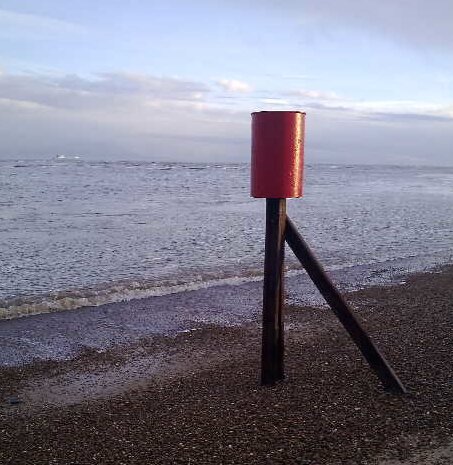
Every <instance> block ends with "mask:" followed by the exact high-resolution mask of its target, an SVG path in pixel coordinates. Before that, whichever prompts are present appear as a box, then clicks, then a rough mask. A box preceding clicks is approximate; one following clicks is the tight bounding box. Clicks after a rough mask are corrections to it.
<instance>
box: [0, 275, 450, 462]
mask: <svg viewBox="0 0 453 465" xmlns="http://www.w3.org/2000/svg"><path fill="white" fill-rule="evenodd" d="M348 300H349V301H350V302H351V303H352V304H353V305H354V307H355V308H356V309H357V314H358V315H360V319H361V321H362V322H363V324H364V326H365V327H366V328H367V329H368V330H369V332H370V334H371V335H372V337H373V339H374V340H375V341H376V343H377V344H378V346H379V348H380V349H381V350H382V352H384V354H385V355H386V357H387V358H388V360H389V361H390V362H391V363H392V365H393V367H394V369H395V370H396V371H397V373H398V374H399V376H400V378H401V379H402V381H403V382H404V383H405V384H406V386H407V388H408V389H409V390H410V394H408V395H406V396H396V395H392V394H389V393H386V392H384V391H383V390H382V389H381V387H380V385H379V382H378V380H377V378H376V377H375V376H374V374H373V373H372V372H370V370H369V369H368V367H367V366H366V364H365V363H364V362H363V360H362V358H361V357H360V354H359V353H358V351H357V349H356V348H355V347H354V346H353V345H352V343H351V342H350V340H349V339H348V337H347V335H346V334H345V332H344V330H343V329H342V328H341V326H340V325H339V323H338V322H337V321H336V319H335V318H334V317H333V316H332V315H331V313H330V312H329V311H328V310H326V309H317V308H289V309H288V311H287V317H286V323H287V336H286V349H287V353H286V372H287V380H286V381H285V382H284V383H281V384H278V385H276V386H274V387H271V388H262V387H260V386H259V384H258V373H259V350H260V332H259V328H257V327H256V326H248V327H243V328H218V327H216V328H205V329H204V330H202V331H197V332H194V333H191V334H188V335H180V336H179V337H178V338H175V339H162V340H161V341H158V342H155V341H153V342H152V343H151V342H149V341H146V340H143V341H142V344H141V345H140V347H139V348H138V347H134V348H130V350H129V351H128V352H127V353H121V352H117V353H106V354H96V353H85V354H83V355H82V356H81V357H79V358H78V359H77V360H74V361H71V362H65V363H55V362H54V363H50V362H49V363H40V364H36V365H34V366H29V367H24V368H21V369H18V368H16V369H3V370H1V371H0V375H1V376H2V378H1V381H0V402H1V407H0V463H1V464H11V465H12V464H17V465H27V464H34V465H39V464H58V465H64V464H79V465H81V464H87V465H88V464H90V465H91V464H117V465H120V464H189V463H192V464H266V463H269V464H300V465H303V464H306V465H308V464H310V465H322V464H329V465H336V464H345V465H346V464H360V465H365V464H377V463H381V460H382V459H383V457H385V456H388V457H390V458H394V459H400V460H408V462H407V463H410V458H411V457H413V456H414V457H415V455H414V454H419V453H420V451H429V450H433V449H435V448H438V447H440V446H442V445H443V444H448V443H451V441H452V432H453V424H452V419H451V418H452V405H453V389H452V365H453V363H452V353H453V336H452V335H453V331H452V318H453V317H452V316H453V267H449V268H446V269H444V270H443V271H442V273H437V274H425V275H418V276H414V277H412V278H411V279H410V280H409V281H408V283H407V284H405V285H400V286H394V287H383V288H370V289H367V290H364V291H360V292H357V293H354V294H351V295H349V296H348ZM139 349H140V353H141V354H142V356H143V354H148V355H149V356H150V357H152V356H153V354H154V353H156V352H157V351H160V352H162V351H167V352H168V353H172V354H176V355H177V356H178V357H179V358H178V360H179V361H178V363H177V364H173V365H172V364H171V363H168V364H167V365H166V371H165V372H160V373H158V374H156V375H155V376H154V377H153V378H151V379H150V380H149V382H148V383H147V384H146V385H143V384H140V385H139V386H137V387H136V388H135V389H129V390H128V391H127V392H125V393H123V394H121V395H117V396H114V397H110V398H104V399H102V398H101V399H98V400H93V399H90V398H89V397H88V396H87V398H86V400H85V402H83V403H79V404H75V405H59V406H56V405H51V404H48V405H28V404H27V403H26V402H23V403H14V400H15V399H16V400H19V401H20V400H21V399H20V393H21V389H22V388H23V386H25V385H27V384H28V385H29V384H30V382H32V381H33V380H34V379H38V378H43V377H47V378H51V377H54V376H56V375H59V374H61V373H71V371H77V370H81V369H84V370H92V371H96V370H99V369H100V367H101V368H102V369H104V370H106V369H109V367H112V366H118V365H121V364H124V363H126V362H127V360H128V357H133V356H135V355H134V354H136V353H137V351H138V350H139ZM428 455H429V454H428ZM450 459H451V457H450V458H445V457H444V458H441V459H439V460H437V459H436V460H437V461H436V460H433V461H429V459H428V458H427V459H426V462H414V463H426V464H427V463H432V464H434V463H438V464H439V465H440V464H448V463H450V464H451V463H453V462H451V461H449V460H450Z"/></svg>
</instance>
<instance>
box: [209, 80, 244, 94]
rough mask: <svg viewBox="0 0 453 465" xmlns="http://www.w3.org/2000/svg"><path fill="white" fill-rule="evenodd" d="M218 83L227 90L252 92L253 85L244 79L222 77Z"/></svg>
mask: <svg viewBox="0 0 453 465" xmlns="http://www.w3.org/2000/svg"><path fill="white" fill-rule="evenodd" d="M217 84H218V85H219V86H220V87H221V88H222V89H223V90H226V91H227V92H251V91H252V87H251V86H250V85H249V84H247V83H246V82H244V81H238V80H236V79H220V80H219V81H217Z"/></svg>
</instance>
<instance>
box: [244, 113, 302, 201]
mask: <svg viewBox="0 0 453 465" xmlns="http://www.w3.org/2000/svg"><path fill="white" fill-rule="evenodd" d="M304 131H305V113H302V112H300V111H260V112H256V113H252V178H251V195H252V197H257V198H267V199H279V198H280V199H282V198H294V197H302V176H303V168H304Z"/></svg>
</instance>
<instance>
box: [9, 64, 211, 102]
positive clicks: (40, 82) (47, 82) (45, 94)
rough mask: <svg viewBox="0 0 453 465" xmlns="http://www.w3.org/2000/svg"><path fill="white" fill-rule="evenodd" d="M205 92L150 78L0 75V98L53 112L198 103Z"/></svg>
mask: <svg viewBox="0 0 453 465" xmlns="http://www.w3.org/2000/svg"><path fill="white" fill-rule="evenodd" d="M207 92H208V88H207V87H206V86H205V85H203V84H201V83H197V82H192V81H184V80H179V79H173V78H159V77H154V76H149V75H137V74H125V73H117V74H115V73H109V74H101V75H99V76H96V77H95V78H94V79H84V78H81V77H79V76H77V75H68V76H63V77H46V76H36V75H10V74H6V73H5V74H0V98H6V99H10V100H17V101H20V102H32V103H35V104H39V105H44V106H49V107H55V108H68V109H76V108H80V109H82V108H98V107H100V106H103V105H107V104H109V105H111V104H114V103H115V102H116V101H118V100H121V101H122V100H124V98H126V99H129V100H131V99H134V98H135V99H154V100H156V99H158V100H165V101H198V100H200V99H201V98H202V97H203V95H204V94H206V93H207Z"/></svg>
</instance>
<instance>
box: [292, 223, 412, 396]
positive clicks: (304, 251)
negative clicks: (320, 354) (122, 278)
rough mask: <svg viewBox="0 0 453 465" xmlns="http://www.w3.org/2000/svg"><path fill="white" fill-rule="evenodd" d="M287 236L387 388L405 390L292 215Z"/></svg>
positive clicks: (322, 292)
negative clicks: (299, 229) (328, 274)
mask: <svg viewBox="0 0 453 465" xmlns="http://www.w3.org/2000/svg"><path fill="white" fill-rule="evenodd" d="M285 239H286V242H287V243H288V245H289V246H290V247H291V249H292V250H293V252H294V254H295V255H296V257H297V258H298V259H299V261H300V263H301V264H302V266H303V267H304V268H305V270H306V271H307V273H308V275H309V276H310V278H311V280H312V281H313V282H314V283H315V285H316V287H317V288H318V289H319V291H320V292H321V294H322V295H323V297H324V299H325V300H326V301H327V303H328V304H329V305H330V307H331V309H332V310H333V312H334V313H335V315H336V316H337V317H338V319H339V320H340V322H341V323H342V324H343V326H344V327H345V329H346V331H347V332H348V333H349V335H350V336H351V338H352V340H353V341H354V342H355V343H356V345H357V346H358V348H359V349H360V351H361V352H362V354H363V356H364V357H365V359H366V360H367V362H368V363H369V365H370V367H371V368H372V369H373V370H374V371H375V373H376V374H377V376H378V377H379V379H380V380H381V382H382V384H383V385H384V388H386V389H388V390H391V391H394V392H398V393H405V392H406V389H405V387H404V385H403V383H402V382H401V381H400V379H399V378H398V376H397V375H396V373H395V372H394V371H393V369H392V367H391V366H390V365H389V364H388V362H387V360H386V359H385V358H384V356H383V355H382V354H381V353H380V352H379V349H378V348H377V347H376V346H375V345H374V343H373V341H372V340H371V339H370V337H369V336H368V334H367V333H366V332H365V330H364V329H363V328H362V327H361V325H360V323H359V322H358V321H357V319H356V317H355V316H354V314H353V313H352V310H351V309H350V307H349V305H348V304H347V303H346V301H345V300H344V298H343V296H342V295H341V294H340V293H339V292H338V290H337V289H336V287H335V286H334V285H333V283H332V281H331V280H330V279H329V277H328V276H327V274H326V273H325V271H324V270H323V268H322V265H321V264H320V263H319V262H318V260H317V258H316V257H315V255H314V254H313V252H312V251H311V250H310V248H309V247H308V245H307V244H306V243H305V241H304V240H303V238H302V236H301V235H300V234H299V233H298V231H297V229H296V227H295V226H294V224H293V222H292V221H291V220H290V219H289V218H288V217H287V219H286V231H285Z"/></svg>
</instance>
